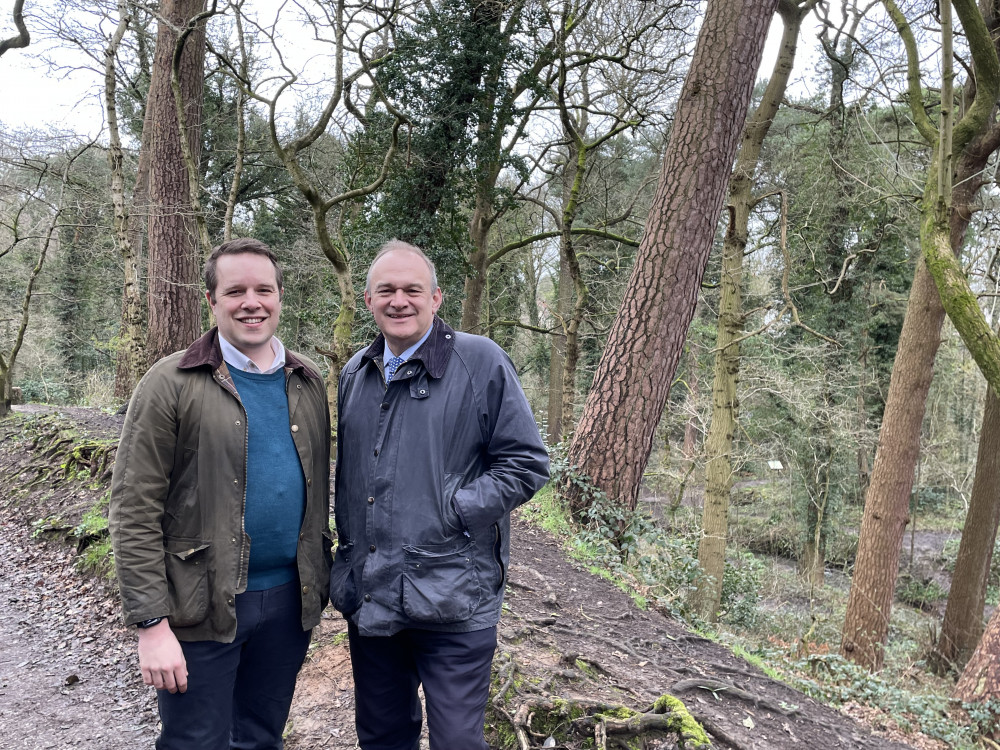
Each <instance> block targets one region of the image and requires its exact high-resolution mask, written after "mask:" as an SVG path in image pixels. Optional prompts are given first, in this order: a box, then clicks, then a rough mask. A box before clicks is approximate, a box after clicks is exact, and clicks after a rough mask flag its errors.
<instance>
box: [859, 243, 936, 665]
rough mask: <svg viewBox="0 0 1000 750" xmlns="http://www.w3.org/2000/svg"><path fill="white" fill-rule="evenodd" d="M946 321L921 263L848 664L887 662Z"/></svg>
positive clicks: (886, 423)
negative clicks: (901, 564) (905, 537)
mask: <svg viewBox="0 0 1000 750" xmlns="http://www.w3.org/2000/svg"><path fill="white" fill-rule="evenodd" d="M943 323H944V308H942V307H941V300H940V299H939V298H938V294H937V289H936V288H935V286H934V280H933V279H931V277H930V274H929V273H927V268H926V267H925V266H924V263H923V260H920V261H918V264H917V271H916V274H915V275H914V277H913V286H912V287H911V289H910V299H909V302H908V304H907V307H906V316H905V317H904V318H903V329H902V331H901V332H900V335H899V346H898V347H897V349H896V359H895V360H894V362H893V365H892V375H891V377H890V379H889V394H888V396H887V398H886V404H885V414H884V415H883V417H882V429H881V430H880V431H879V439H878V448H877V449H876V451H875V465H874V467H873V468H872V474H871V484H870V485H869V486H868V495H867V497H866V499H865V512H864V516H863V518H862V521H861V532H860V536H859V538H858V552H857V558H856V560H855V563H854V578H853V580H852V582H851V593H850V596H849V598H848V603H847V614H846V616H845V620H844V632H843V639H842V642H841V650H842V651H843V653H844V655H845V656H846V657H847V658H849V659H851V660H852V661H855V662H857V663H859V664H863V665H865V666H870V667H873V668H878V667H880V666H881V664H882V657H883V647H884V644H885V638H886V636H887V634H888V632H889V613H890V611H891V610H892V597H893V594H894V592H895V587H896V576H897V573H898V568H899V553H900V550H901V549H902V544H903V530H904V528H905V527H906V524H907V521H908V520H909V503H910V491H911V490H912V489H913V473H914V469H915V467H916V465H917V457H918V455H919V453H920V425H921V423H922V422H923V418H924V409H925V406H926V403H927V392H928V391H929V390H930V385H931V377H932V375H933V372H934V357H935V356H936V355H937V350H938V346H939V345H940V343H941V325H942V324H943Z"/></svg>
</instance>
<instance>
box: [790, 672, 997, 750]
mask: <svg viewBox="0 0 1000 750" xmlns="http://www.w3.org/2000/svg"><path fill="white" fill-rule="evenodd" d="M788 666H789V667H790V668H791V669H792V670H794V671H792V672H790V673H788V674H787V675H786V681H788V683H789V684H790V685H791V686H792V687H794V688H796V689H797V690H801V691H802V692H804V693H805V694H806V695H809V696H811V697H813V698H816V699H817V700H821V701H823V702H824V703H828V704H831V705H834V706H842V705H844V704H845V703H848V702H855V703H861V704H863V705H870V706H876V707H878V708H880V709H881V710H883V711H885V712H886V713H888V714H889V715H891V716H892V717H893V718H894V719H895V720H896V722H897V723H898V724H899V725H900V726H901V727H902V728H903V729H910V730H918V731H920V732H923V733H924V734H926V735H928V736H930V737H933V738H935V739H939V740H941V741H942V742H945V743H947V745H948V747H951V748H955V749H956V750H959V749H965V748H967V749H969V750H971V749H972V748H973V747H975V746H976V739H977V737H978V735H979V734H980V733H981V732H983V731H984V728H986V727H989V726H993V727H995V726H996V724H995V717H996V716H997V709H998V708H1000V702H996V701H993V702H991V704H990V705H986V704H983V705H980V706H971V705H965V706H963V708H964V709H965V711H966V712H969V711H970V709H971V710H974V711H975V718H974V719H973V721H972V722H971V723H964V722H963V723H960V721H957V720H956V718H954V717H953V715H952V712H951V711H950V710H949V709H950V708H951V706H950V705H949V702H950V701H949V699H948V697H947V696H946V695H935V694H922V693H919V692H915V691H913V690H910V689H904V688H903V687H902V686H900V685H898V684H894V683H892V682H890V681H888V680H886V679H885V678H884V677H883V676H881V675H878V674H873V673H871V672H869V671H868V670H867V669H865V668H863V667H859V666H858V665H856V664H854V663H853V662H850V661H848V660H847V659H844V658H843V657H841V656H839V655H834V654H814V655H812V656H809V657H807V658H805V659H800V660H797V661H795V662H793V663H791V664H789V665H788ZM971 716H972V714H970V717H971Z"/></svg>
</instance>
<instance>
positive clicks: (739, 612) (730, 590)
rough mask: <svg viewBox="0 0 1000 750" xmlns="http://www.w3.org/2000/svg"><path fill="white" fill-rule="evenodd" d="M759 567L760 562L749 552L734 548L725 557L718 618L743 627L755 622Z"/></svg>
mask: <svg viewBox="0 0 1000 750" xmlns="http://www.w3.org/2000/svg"><path fill="white" fill-rule="evenodd" d="M763 570H764V563H763V562H761V561H760V560H759V559H758V558H757V557H756V556H755V555H752V554H750V553H749V552H742V551H737V552H736V553H735V554H733V555H730V556H729V557H728V558H727V559H726V567H725V572H724V573H723V575H722V600H721V602H720V605H719V619H720V620H722V621H723V622H726V623H729V624H730V625H736V626H738V627H741V628H746V629H751V628H753V627H754V626H755V625H756V624H757V615H758V609H757V607H758V604H759V603H760V586H761V578H762V574H763Z"/></svg>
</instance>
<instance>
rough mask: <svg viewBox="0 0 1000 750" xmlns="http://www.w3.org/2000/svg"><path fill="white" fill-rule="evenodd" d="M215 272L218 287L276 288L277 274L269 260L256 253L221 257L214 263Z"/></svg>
mask: <svg viewBox="0 0 1000 750" xmlns="http://www.w3.org/2000/svg"><path fill="white" fill-rule="evenodd" d="M215 272H216V276H217V277H218V280H219V286H239V285H253V286H256V285H259V284H270V285H272V286H276V285H277V283H278V274H277V271H276V270H275V268H274V264H273V263H271V259H270V258H268V257H267V256H266V255H257V254H256V253H236V254H235V255H222V256H220V257H219V258H218V259H217V260H216V262H215Z"/></svg>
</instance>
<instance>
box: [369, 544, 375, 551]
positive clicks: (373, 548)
mask: <svg viewBox="0 0 1000 750" xmlns="http://www.w3.org/2000/svg"><path fill="white" fill-rule="evenodd" d="M368 551H369V552H374V551H375V545H374V544H373V545H372V546H370V547H369V548H368Z"/></svg>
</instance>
